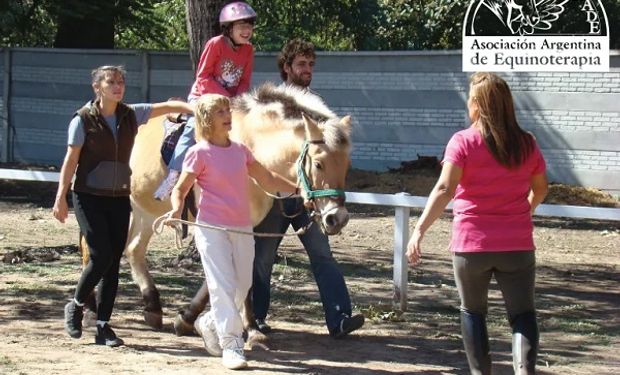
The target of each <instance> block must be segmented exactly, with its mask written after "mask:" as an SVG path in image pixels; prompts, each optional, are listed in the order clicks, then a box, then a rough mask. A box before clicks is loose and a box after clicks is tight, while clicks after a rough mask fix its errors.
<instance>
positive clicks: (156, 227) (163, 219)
mask: <svg viewBox="0 0 620 375" xmlns="http://www.w3.org/2000/svg"><path fill="white" fill-rule="evenodd" d="M316 215H317V214H316V213H314V212H313V213H312V214H310V219H311V220H310V222H309V223H308V224H306V225H304V226H303V227H301V228H299V229H298V230H296V231H295V232H293V233H282V234H280V233H266V232H248V231H243V230H239V229H231V228H225V227H220V226H217V225H211V224H201V223H195V222H192V221H187V220H182V219H171V218H169V217H168V214H164V215H162V216H160V217H158V218H157V219H155V221H154V222H153V227H152V228H153V232H154V233H155V234H161V233H162V232H163V230H164V225H165V224H166V223H173V224H175V225H174V229H175V237H174V240H175V244H176V247H177V250H182V249H183V240H182V239H181V236H182V234H181V233H182V232H181V228H180V226H179V224H186V225H193V226H195V227H200V228H207V229H215V230H221V231H223V232H228V233H238V234H247V235H251V236H257V237H290V236H301V235H302V234H304V233H306V231H307V230H308V229H309V228H310V227H311V226H312V223H313V222H314V220H313V217H314V216H316Z"/></svg>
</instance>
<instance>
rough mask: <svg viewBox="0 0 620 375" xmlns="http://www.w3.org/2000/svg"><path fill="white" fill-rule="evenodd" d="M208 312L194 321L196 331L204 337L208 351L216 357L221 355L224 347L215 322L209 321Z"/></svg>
mask: <svg viewBox="0 0 620 375" xmlns="http://www.w3.org/2000/svg"><path fill="white" fill-rule="evenodd" d="M207 314H208V313H207ZM207 314H202V315H201V316H199V317H198V319H196V321H194V329H195V330H196V333H198V336H200V337H202V341H204V343H205V349H207V353H209V354H211V355H212V356H214V357H221V356H222V347H221V346H220V340H219V338H218V336H217V332H216V331H215V325H214V324H213V322H210V321H209V317H208V315H207Z"/></svg>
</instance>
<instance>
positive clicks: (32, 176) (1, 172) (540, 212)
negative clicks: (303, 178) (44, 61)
mask: <svg viewBox="0 0 620 375" xmlns="http://www.w3.org/2000/svg"><path fill="white" fill-rule="evenodd" d="M59 175H60V174H59V173H58V172H45V171H29V170H19V169H2V168H0V179H9V180H25V181H44V182H58V178H59ZM346 196H347V197H346V199H347V202H348V203H356V204H368V205H376V206H394V208H395V210H396V211H395V214H394V218H395V221H396V222H395V225H394V270H393V283H394V295H393V301H394V303H397V304H399V306H400V309H401V310H403V311H405V310H406V309H407V276H408V273H407V271H408V268H407V267H408V266H407V260H406V258H405V252H406V248H407V242H408V241H409V215H410V212H411V209H412V208H423V207H424V205H425V204H426V200H427V198H426V197H419V196H411V195H409V194H407V193H399V194H372V193H354V192H347V193H346ZM448 208H450V206H448ZM534 214H535V215H537V216H558V217H569V218H581V219H596V220H615V221H620V209H619V208H602V207H583V206H566V205H550V204H541V205H540V206H538V207H537V208H536V212H535V213H534Z"/></svg>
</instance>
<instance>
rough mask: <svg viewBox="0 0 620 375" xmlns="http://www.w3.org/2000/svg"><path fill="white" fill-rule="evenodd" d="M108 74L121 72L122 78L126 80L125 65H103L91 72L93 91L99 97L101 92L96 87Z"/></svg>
mask: <svg viewBox="0 0 620 375" xmlns="http://www.w3.org/2000/svg"><path fill="white" fill-rule="evenodd" d="M106 74H119V75H120V76H121V78H123V80H125V67H123V66H122V65H103V66H100V67H97V68H95V69H93V71H92V72H90V76H91V77H92V86H93V91H94V92H95V95H96V96H97V97H99V93H98V92H97V90H96V89H95V86H99V83H100V82H101V81H103V80H104V79H105V76H106Z"/></svg>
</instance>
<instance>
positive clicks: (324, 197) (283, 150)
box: [82, 83, 351, 335]
mask: <svg viewBox="0 0 620 375" xmlns="http://www.w3.org/2000/svg"><path fill="white" fill-rule="evenodd" d="M231 111H232V123H233V126H232V131H231V133H230V136H231V139H232V140H234V141H238V142H242V143H243V144H245V145H246V146H247V147H248V148H249V149H250V150H251V151H252V153H253V155H254V157H255V158H256V160H258V161H259V162H260V163H261V164H263V165H264V166H265V167H266V168H267V169H270V170H272V171H275V172H277V173H279V174H281V175H282V176H284V177H287V178H288V179H290V180H291V181H295V180H298V179H299V180H298V183H299V184H300V185H301V186H302V187H304V189H305V190H306V196H307V197H308V198H310V201H311V203H312V205H313V209H314V210H315V213H316V214H317V215H315V217H316V221H317V223H316V224H315V225H320V226H321V229H322V230H323V232H324V233H326V234H328V235H331V234H337V233H339V232H340V231H341V229H342V228H343V227H344V226H345V225H346V224H347V222H348V220H349V213H348V211H347V209H346V208H345V206H344V190H343V189H344V184H345V177H346V174H347V171H348V168H349V165H350V156H349V154H350V132H351V118H350V116H344V117H342V118H340V117H338V116H337V115H336V114H335V113H334V112H332V111H331V110H330V109H329V108H328V107H327V106H326V105H325V104H324V102H323V100H322V99H321V98H320V97H318V96H316V95H315V94H313V93H311V92H308V91H306V90H301V89H298V88H295V87H290V86H275V85H273V84H270V83H267V84H264V85H262V86H260V87H258V88H257V89H255V90H254V91H252V92H251V93H246V94H244V95H242V96H239V97H236V98H234V99H233V100H232V101H231ZM162 121H163V116H162V117H158V118H154V119H151V120H150V121H149V123H148V124H146V125H144V126H142V127H141V128H140V130H139V132H138V135H137V136H136V140H135V143H134V148H133V151H132V155H131V159H130V166H131V169H132V176H131V197H130V198H131V205H132V217H131V221H130V228H129V235H128V240H127V247H126V250H125V255H126V257H127V259H128V262H129V265H130V267H131V274H132V277H133V280H134V281H135V282H136V284H137V285H138V287H139V288H140V292H141V294H142V297H143V300H144V312H143V315H144V319H145V322H146V323H147V325H149V326H150V327H152V328H154V329H161V328H162V326H163V324H162V308H161V302H160V296H159V292H158V290H157V287H156V285H155V283H154V281H153V278H152V277H151V275H150V273H149V271H148V267H147V264H146V251H147V246H148V243H149V240H150V239H151V236H152V235H153V228H152V225H153V223H154V221H155V220H156V218H158V217H160V216H161V215H164V214H165V213H167V212H168V211H170V210H171V204H170V201H169V200H166V201H157V200H155V199H154V198H153V193H154V191H155V190H156V188H157V187H158V186H159V184H160V183H161V181H162V180H163V179H164V177H165V174H166V172H167V168H166V166H165V164H164V163H163V161H162V160H161V158H160V157H157V156H154V155H159V148H160V146H161V144H162V140H163V136H164V131H163V127H162V126H161V123H162ZM250 181H251V183H250V189H249V194H250V204H251V217H252V222H253V224H254V225H257V224H258V223H260V221H261V220H262V219H263V218H264V217H265V216H266V214H267V213H268V211H269V210H270V208H271V206H272V204H273V198H272V196H269V195H267V194H266V192H265V191H263V190H262V189H261V188H260V187H259V186H258V185H257V184H256V183H255V182H254V181H253V180H250ZM313 188H318V189H320V190H313ZM83 242H84V241H82V247H84V243H83ZM87 259H88V258H87V257H86V258H84V257H83V261H85V260H87ZM207 301H208V289H207V286H206V283H205V284H203V286H202V287H201V289H200V290H199V291H198V293H197V295H196V296H195V297H194V299H193V300H192V303H191V304H190V306H189V307H188V308H187V309H186V310H185V311H184V312H183V313H182V314H179V315H178V316H177V319H176V321H175V323H174V328H175V331H176V333H177V335H183V334H188V333H190V332H191V331H192V330H193V321H194V320H195V319H196V318H197V316H198V315H199V314H200V312H201V311H202V310H203V309H204V307H205V305H206V303H207ZM89 305H91V304H89ZM243 318H244V326H245V328H246V330H250V329H252V328H254V327H253V326H252V325H253V319H252V312H251V306H250V304H249V303H248V301H247V300H246V308H245V312H244V314H243Z"/></svg>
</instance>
